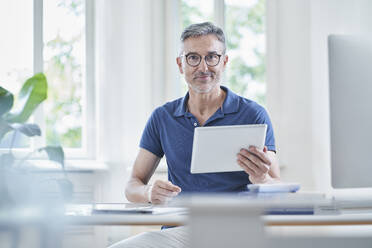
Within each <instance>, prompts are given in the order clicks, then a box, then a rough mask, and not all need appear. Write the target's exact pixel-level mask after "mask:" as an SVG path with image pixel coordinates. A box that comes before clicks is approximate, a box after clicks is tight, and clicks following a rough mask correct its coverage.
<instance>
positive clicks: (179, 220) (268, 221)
mask: <svg viewBox="0 0 372 248" xmlns="http://www.w3.org/2000/svg"><path fill="white" fill-rule="evenodd" d="M79 206H81V205H75V206H74V208H75V209H79ZM85 206H88V205H85ZM82 209H83V210H84V211H80V212H71V211H69V212H68V213H67V214H66V215H65V216H59V219H58V221H61V222H63V223H64V224H68V225H176V226H177V225H185V224H187V222H188V219H189V218H188V215H187V214H177V213H170V214H159V215H157V214H155V215H152V214H91V213H90V212H89V210H87V208H86V207H85V208H82ZM49 218H50V216H49ZM262 219H263V222H264V224H265V225H266V226H317V225H323V226H324V225H372V213H361V214H337V215H264V216H262ZM48 220H50V219H48V218H47V217H45V216H44V215H43V214H40V213H38V212H37V211H36V212H35V211H29V212H27V213H26V214H25V212H22V213H17V212H16V211H12V213H4V212H0V223H1V224H2V225H16V224H33V223H37V222H43V221H44V222H45V221H48ZM55 220H57V219H55Z"/></svg>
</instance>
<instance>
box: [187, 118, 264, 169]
mask: <svg viewBox="0 0 372 248" xmlns="http://www.w3.org/2000/svg"><path fill="white" fill-rule="evenodd" d="M266 128H267V125H266V124H258V125H236V126H218V127H197V128H195V132H194V143H193V147H192V158H191V173H210V172H228V171H243V169H242V168H241V167H240V166H239V165H238V163H237V161H236V160H237V154H238V153H239V151H240V149H241V148H249V147H250V146H256V147H258V148H260V149H263V147H264V146H265V138H266Z"/></svg>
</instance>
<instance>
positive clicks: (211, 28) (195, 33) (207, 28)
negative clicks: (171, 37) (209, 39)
mask: <svg viewBox="0 0 372 248" xmlns="http://www.w3.org/2000/svg"><path fill="white" fill-rule="evenodd" d="M208 34H214V35H215V36H216V37H217V39H218V40H219V41H221V42H222V44H223V53H225V52H226V41H225V34H224V33H223V31H222V29H221V28H219V27H217V26H215V25H214V24H213V23H211V22H203V23H196V24H191V25H190V26H188V27H187V28H185V30H184V31H183V32H182V34H181V43H182V44H181V45H183V42H184V41H185V40H187V39H188V38H190V37H199V36H204V35H208Z"/></svg>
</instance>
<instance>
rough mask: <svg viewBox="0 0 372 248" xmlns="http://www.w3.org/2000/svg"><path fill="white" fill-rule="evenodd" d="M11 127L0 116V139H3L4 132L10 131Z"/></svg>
mask: <svg viewBox="0 0 372 248" xmlns="http://www.w3.org/2000/svg"><path fill="white" fill-rule="evenodd" d="M12 130H13V128H12V127H11V126H10V125H9V124H8V122H6V121H4V120H3V119H2V118H1V117H0V141H1V140H2V139H3V137H4V136H5V134H7V133H8V132H9V131H12Z"/></svg>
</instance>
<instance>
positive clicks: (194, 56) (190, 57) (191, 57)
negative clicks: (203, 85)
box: [189, 55, 199, 60]
mask: <svg viewBox="0 0 372 248" xmlns="http://www.w3.org/2000/svg"><path fill="white" fill-rule="evenodd" d="M189 59H190V60H199V56H197V55H190V56H189Z"/></svg>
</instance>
